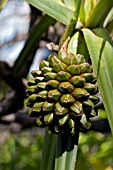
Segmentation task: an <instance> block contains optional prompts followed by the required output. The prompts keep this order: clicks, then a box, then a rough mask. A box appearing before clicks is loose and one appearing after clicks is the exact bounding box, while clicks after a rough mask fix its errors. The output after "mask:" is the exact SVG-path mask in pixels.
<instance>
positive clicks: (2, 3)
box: [0, 0, 8, 10]
mask: <svg viewBox="0 0 113 170" xmlns="http://www.w3.org/2000/svg"><path fill="white" fill-rule="evenodd" d="M7 1H8V0H0V10H1V9H2V8H4V7H5V5H6V3H7Z"/></svg>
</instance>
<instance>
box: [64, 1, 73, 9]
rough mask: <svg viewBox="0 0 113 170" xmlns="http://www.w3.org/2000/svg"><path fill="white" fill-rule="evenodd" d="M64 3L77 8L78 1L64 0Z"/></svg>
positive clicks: (71, 7)
mask: <svg viewBox="0 0 113 170" xmlns="http://www.w3.org/2000/svg"><path fill="white" fill-rule="evenodd" d="M64 4H65V5H66V7H67V8H69V9H71V10H73V11H74V10H75V6H76V1H75V0H64Z"/></svg>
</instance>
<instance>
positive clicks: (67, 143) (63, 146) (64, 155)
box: [54, 121, 80, 170]
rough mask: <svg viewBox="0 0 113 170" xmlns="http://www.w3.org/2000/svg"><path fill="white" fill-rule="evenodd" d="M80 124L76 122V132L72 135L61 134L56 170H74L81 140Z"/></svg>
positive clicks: (59, 136)
mask: <svg viewBox="0 0 113 170" xmlns="http://www.w3.org/2000/svg"><path fill="white" fill-rule="evenodd" d="M79 129H80V122H79V121H76V129H75V130H76V131H75V134H74V135H73V136H72V135H71V134H68V133H67V134H59V135H58V143H57V149H56V158H55V169H54V170H74V168H75V163H76V157H77V148H78V140H79Z"/></svg>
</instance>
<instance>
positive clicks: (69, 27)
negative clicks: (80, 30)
mask: <svg viewBox="0 0 113 170" xmlns="http://www.w3.org/2000/svg"><path fill="white" fill-rule="evenodd" d="M81 2H82V0H76V9H75V12H74V17H73V18H72V19H71V21H70V23H69V24H68V25H67V27H66V29H65V31H64V33H63V35H62V37H61V39H60V43H59V49H60V48H61V46H62V44H63V43H64V41H65V40H66V39H67V38H68V36H71V35H72V34H73V32H74V30H75V27H76V24H77V21H78V16H79V11H80V5H81Z"/></svg>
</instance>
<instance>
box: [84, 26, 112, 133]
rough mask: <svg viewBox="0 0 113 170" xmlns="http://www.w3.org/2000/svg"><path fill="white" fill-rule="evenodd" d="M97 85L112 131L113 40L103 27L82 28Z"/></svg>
mask: <svg viewBox="0 0 113 170" xmlns="http://www.w3.org/2000/svg"><path fill="white" fill-rule="evenodd" d="M83 34H84V37H85V40H86V44H87V48H88V51H89V54H90V56H91V60H92V64H93V67H94V71H95V73H96V75H97V81H98V86H99V89H100V93H101V95H102V99H103V103H104V106H105V110H106V112H107V116H108V120H109V123H110V126H111V130H112V133H113V42H112V41H111V39H110V37H109V34H108V32H107V31H106V30H105V29H102V28H98V29H94V30H93V31H91V30H89V29H85V28H84V29H83Z"/></svg>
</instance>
